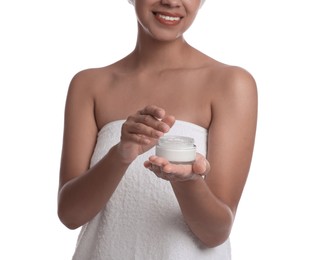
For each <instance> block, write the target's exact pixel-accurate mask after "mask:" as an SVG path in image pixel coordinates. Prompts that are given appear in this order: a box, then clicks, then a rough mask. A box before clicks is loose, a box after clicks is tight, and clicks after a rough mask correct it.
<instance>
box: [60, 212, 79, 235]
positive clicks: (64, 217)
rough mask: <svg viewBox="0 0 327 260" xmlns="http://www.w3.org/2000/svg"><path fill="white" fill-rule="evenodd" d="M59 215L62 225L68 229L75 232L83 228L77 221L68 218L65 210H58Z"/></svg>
mask: <svg viewBox="0 0 327 260" xmlns="http://www.w3.org/2000/svg"><path fill="white" fill-rule="evenodd" d="M57 215H58V218H59V220H60V221H61V223H62V224H64V226H66V227H67V228H68V229H71V230H74V229H77V228H79V227H80V226H81V225H80V224H78V223H77V222H76V221H73V220H72V218H69V217H67V214H65V213H64V212H63V210H60V209H58V212H57Z"/></svg>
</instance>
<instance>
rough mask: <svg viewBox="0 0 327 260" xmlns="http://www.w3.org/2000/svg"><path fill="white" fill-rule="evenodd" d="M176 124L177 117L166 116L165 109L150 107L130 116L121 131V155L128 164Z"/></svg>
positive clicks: (119, 146)
mask: <svg viewBox="0 0 327 260" xmlns="http://www.w3.org/2000/svg"><path fill="white" fill-rule="evenodd" d="M174 123H175V117H174V116H171V115H166V112H165V110H164V109H162V108H160V107H157V106H154V105H149V106H146V107H145V108H143V109H142V110H140V111H138V112H137V113H135V114H133V115H130V116H129V117H128V118H127V120H126V122H125V123H124V124H123V126H122V129H121V138H120V142H119V144H118V145H117V149H118V152H119V155H120V156H121V158H122V161H123V162H124V163H126V164H129V163H131V162H132V161H133V160H135V159H136V157H137V156H138V155H140V154H143V153H144V152H146V151H148V150H149V149H151V148H152V147H153V146H155V145H156V144H157V141H158V139H159V138H160V137H161V136H163V135H164V134H165V133H167V132H168V131H169V130H170V128H171V127H172V126H173V125H174Z"/></svg>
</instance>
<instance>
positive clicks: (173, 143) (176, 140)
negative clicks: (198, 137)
mask: <svg viewBox="0 0 327 260" xmlns="http://www.w3.org/2000/svg"><path fill="white" fill-rule="evenodd" d="M158 144H159V145H160V146H162V147H166V148H175V149H185V148H193V147H194V138H192V137H187V136H179V135H166V136H163V137H161V138H160V139H159V143H158Z"/></svg>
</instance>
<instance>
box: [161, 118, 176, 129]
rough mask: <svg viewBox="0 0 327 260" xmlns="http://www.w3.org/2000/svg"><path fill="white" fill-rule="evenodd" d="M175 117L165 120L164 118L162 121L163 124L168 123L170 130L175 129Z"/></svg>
mask: <svg viewBox="0 0 327 260" xmlns="http://www.w3.org/2000/svg"><path fill="white" fill-rule="evenodd" d="M175 121H176V120H175V117H174V116H166V117H165V118H163V119H162V120H161V122H164V123H166V124H167V125H168V126H169V128H172V127H173V125H174V124H175Z"/></svg>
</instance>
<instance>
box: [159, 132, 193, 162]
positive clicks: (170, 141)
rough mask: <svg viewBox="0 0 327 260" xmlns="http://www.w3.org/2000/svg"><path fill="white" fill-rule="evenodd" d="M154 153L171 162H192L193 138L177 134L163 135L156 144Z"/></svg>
mask: <svg viewBox="0 0 327 260" xmlns="http://www.w3.org/2000/svg"><path fill="white" fill-rule="evenodd" d="M156 155H157V156H159V157H163V158H166V159H167V160H168V161H170V162H172V163H179V164H188V163H192V162H194V160H195V155H196V146H195V144H194V139H193V138H191V137H186V136H178V135H166V136H163V137H161V138H160V139H159V141H158V144H157V145H156Z"/></svg>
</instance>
